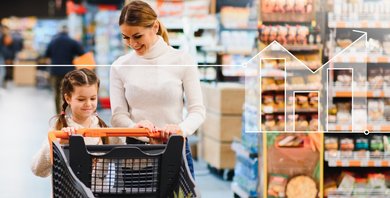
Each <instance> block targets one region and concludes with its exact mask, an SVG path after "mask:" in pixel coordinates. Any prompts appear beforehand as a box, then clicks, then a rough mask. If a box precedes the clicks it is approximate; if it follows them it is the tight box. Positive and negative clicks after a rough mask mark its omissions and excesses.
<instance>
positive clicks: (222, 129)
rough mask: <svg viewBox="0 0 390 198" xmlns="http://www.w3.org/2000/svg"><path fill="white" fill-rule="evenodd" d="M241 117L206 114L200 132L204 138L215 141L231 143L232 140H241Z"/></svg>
mask: <svg viewBox="0 0 390 198" xmlns="http://www.w3.org/2000/svg"><path fill="white" fill-rule="evenodd" d="M241 117H242V116H241V115H222V114H217V113H214V112H207V114H206V120H205V122H204V123H203V125H202V131H203V133H204V134H205V135H206V136H209V137H211V138H213V139H215V140H218V141H223V142H226V141H230V142H231V141H233V139H234V138H236V139H237V138H241V131H242V129H241V123H242V119H241Z"/></svg>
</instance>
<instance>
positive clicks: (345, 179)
mask: <svg viewBox="0 0 390 198" xmlns="http://www.w3.org/2000/svg"><path fill="white" fill-rule="evenodd" d="M339 181H340V182H339V187H338V190H340V191H342V192H344V193H345V194H343V195H346V196H350V195H351V194H352V190H353V186H354V185H355V177H354V176H353V174H352V173H349V172H342V173H341V175H340V179H339Z"/></svg>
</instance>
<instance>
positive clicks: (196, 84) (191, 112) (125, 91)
mask: <svg viewBox="0 0 390 198" xmlns="http://www.w3.org/2000/svg"><path fill="white" fill-rule="evenodd" d="M184 95H185V99H186V108H187V111H188V114H187V116H186V117H185V118H183V108H184V101H183V99H184ZM110 101H111V109H112V120H111V124H112V126H114V127H134V125H135V124H136V123H137V122H139V121H141V120H149V121H151V122H152V123H153V124H154V125H155V126H157V127H160V128H162V127H164V126H165V125H166V124H177V125H179V127H180V129H181V131H182V133H183V136H184V137H187V136H189V135H191V134H193V133H194V132H195V131H196V130H197V129H198V128H199V127H200V125H201V124H202V123H203V121H204V119H205V107H204V106H203V99H202V93H201V88H200V81H199V77H198V69H197V66H196V64H195V61H194V59H193V58H192V57H191V56H190V55H188V54H186V53H184V52H183V51H180V50H176V49H174V48H172V47H171V46H169V45H167V44H166V43H165V42H164V40H163V39H162V37H160V36H158V39H157V41H156V43H155V44H153V46H152V47H151V48H150V49H149V51H148V52H147V53H146V54H144V55H143V56H139V55H137V54H136V53H135V52H134V51H133V52H130V53H129V54H126V55H124V56H121V57H119V58H118V59H117V60H116V61H115V62H114V63H113V64H112V67H111V74H110Z"/></svg>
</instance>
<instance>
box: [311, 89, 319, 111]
mask: <svg viewBox="0 0 390 198" xmlns="http://www.w3.org/2000/svg"><path fill="white" fill-rule="evenodd" d="M309 98H310V102H309V103H310V106H311V107H312V108H314V109H317V108H318V93H314V92H311V93H309Z"/></svg>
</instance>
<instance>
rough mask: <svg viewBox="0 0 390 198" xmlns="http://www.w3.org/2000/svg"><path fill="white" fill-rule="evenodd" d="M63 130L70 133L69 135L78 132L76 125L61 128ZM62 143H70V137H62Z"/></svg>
mask: <svg viewBox="0 0 390 198" xmlns="http://www.w3.org/2000/svg"><path fill="white" fill-rule="evenodd" d="M61 131H63V132H65V133H68V135H69V136H71V135H74V134H76V128H75V127H64V128H62V129H61ZM60 144H69V140H68V139H60Z"/></svg>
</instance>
